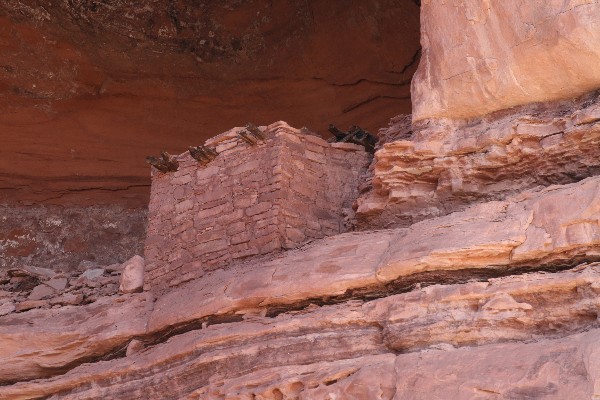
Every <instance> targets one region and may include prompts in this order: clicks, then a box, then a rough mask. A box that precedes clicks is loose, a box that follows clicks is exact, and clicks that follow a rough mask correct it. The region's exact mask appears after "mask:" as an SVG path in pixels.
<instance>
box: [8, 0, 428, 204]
mask: <svg viewBox="0 0 600 400" xmlns="http://www.w3.org/2000/svg"><path fill="white" fill-rule="evenodd" d="M419 49H420V45H419V7H418V5H417V2H415V1H414V0H383V1H377V0H367V1H328V0H312V1H241V0H240V1H235V0H226V1H207V2H200V1H190V0H188V1H184V0H148V1H144V2H139V1H134V0H98V1H90V0H55V1H52V0H45V1H42V0H37V1H36V0H20V1H19V0H5V1H3V2H2V3H1V4H0V76H1V79H0V106H1V108H2V113H0V136H1V140H2V144H3V145H2V146H1V147H0V196H1V197H0V200H1V201H0V202H9V203H12V202H19V203H22V204H31V203H47V204H50V203H58V204H91V203H119V204H127V205H130V206H138V205H144V204H145V203H146V201H147V195H148V192H149V167H148V165H147V164H145V162H144V157H145V156H146V155H150V154H156V153H158V152H159V151H160V150H162V149H165V150H167V151H170V152H172V153H179V152H182V151H183V150H185V149H186V148H187V147H188V146H189V145H197V144H200V143H202V142H203V141H204V140H205V139H206V138H208V137H211V136H213V135H215V134H218V133H220V132H222V131H224V130H226V129H229V128H231V127H233V126H240V125H244V124H245V123H246V122H248V121H252V122H253V123H255V124H268V123H271V122H274V121H277V120H285V121H287V122H288V123H290V124H291V125H293V126H297V127H302V126H307V127H308V128H310V129H312V130H314V131H318V132H321V133H325V130H326V127H327V125H328V124H329V123H335V124H337V125H339V126H340V127H342V128H347V127H348V126H349V125H352V124H358V125H361V126H363V127H364V128H366V129H369V130H372V131H375V130H377V129H378V128H379V127H382V126H384V125H386V124H387V121H388V120H389V118H391V117H393V116H395V115H397V114H401V113H409V112H410V79H411V77H412V75H413V73H414V71H415V69H416V67H417V64H418V57H419Z"/></svg>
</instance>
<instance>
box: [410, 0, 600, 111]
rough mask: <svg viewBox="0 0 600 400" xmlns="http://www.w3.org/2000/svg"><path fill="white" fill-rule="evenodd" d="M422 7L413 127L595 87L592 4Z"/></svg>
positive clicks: (507, 0) (598, 8)
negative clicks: (426, 120) (435, 120)
mask: <svg viewBox="0 0 600 400" xmlns="http://www.w3.org/2000/svg"><path fill="white" fill-rule="evenodd" d="M421 4H422V8H421V44H422V46H423V52H422V57H421V63H420V65H419V68H418V70H417V72H416V74H415V76H414V79H413V84H412V102H413V118H414V121H420V120H424V119H427V118H459V119H461V118H471V117H475V116H480V115H484V114H488V113H490V112H493V111H497V110H503V109H508V108H511V107H513V106H516V105H520V104H526V103H533V102H540V101H551V100H556V99H565V98H571V97H576V96H579V95H581V94H583V93H585V92H588V91H590V90H594V89H597V88H598V87H599V86H600V68H599V67H598V65H600V46H599V45H598V43H600V30H598V29H597V21H598V18H599V16H600V4H599V3H598V2H597V1H594V0H567V1H545V0H530V1H527V2H523V1H520V0H503V1H489V0H485V1H468V0H457V1H452V2H448V1H437V0H424V1H422V2H421Z"/></svg>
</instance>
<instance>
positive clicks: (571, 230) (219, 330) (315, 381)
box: [0, 178, 600, 399]
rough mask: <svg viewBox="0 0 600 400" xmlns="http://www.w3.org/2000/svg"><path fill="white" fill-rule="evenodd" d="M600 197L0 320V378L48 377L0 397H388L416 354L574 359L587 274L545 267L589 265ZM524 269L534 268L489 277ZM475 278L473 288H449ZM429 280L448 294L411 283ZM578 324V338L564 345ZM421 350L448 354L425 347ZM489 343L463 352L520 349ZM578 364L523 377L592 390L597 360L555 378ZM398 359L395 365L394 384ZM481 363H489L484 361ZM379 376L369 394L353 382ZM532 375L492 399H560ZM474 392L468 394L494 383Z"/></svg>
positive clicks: (426, 226)
mask: <svg viewBox="0 0 600 400" xmlns="http://www.w3.org/2000/svg"><path fill="white" fill-rule="evenodd" d="M599 189H600V178H589V179H586V180H584V181H582V182H579V183H575V184H570V185H565V186H555V187H550V188H548V189H544V190H541V191H537V192H529V193H523V194H521V195H519V196H517V197H514V198H511V199H510V200H506V201H503V202H491V203H486V204H480V205H475V206H473V207H471V208H469V209H468V210H465V211H464V212H460V213H454V214H451V215H448V216H445V217H439V218H434V219H430V220H427V221H423V222H420V223H417V224H415V225H413V226H411V227H410V228H408V229H397V230H388V231H380V232H372V233H349V234H342V235H337V236H334V237H331V238H327V239H323V240H321V241H319V242H316V243H314V244H312V245H310V246H307V247H305V248H302V249H297V250H292V251H289V252H287V253H284V254H281V255H278V256H276V257H274V258H273V259H272V260H271V261H264V262H260V261H259V262H257V260H254V261H253V264H254V265H252V268H249V265H248V264H239V265H232V266H231V267H230V268H229V269H227V270H219V271H214V272H211V273H208V274H206V275H205V276H203V277H202V278H201V279H198V280H195V281H192V282H189V283H187V284H185V285H183V286H182V287H180V288H176V289H174V290H173V291H171V292H170V293H168V294H165V295H163V296H161V297H159V298H158V299H157V300H156V301H154V302H153V299H152V297H150V296H149V295H148V294H134V295H121V296H113V297H107V298H105V299H103V300H102V301H98V302H96V303H94V304H91V305H87V306H80V307H63V308H61V309H57V310H37V311H29V312H25V313H21V314H14V315H12V316H5V317H1V318H2V322H3V324H2V326H0V336H1V337H6V338H15V339H14V340H11V341H10V343H8V342H7V346H5V347H3V348H2V356H1V357H2V360H3V361H4V363H3V365H7V366H10V365H19V366H20V370H21V371H24V372H23V374H25V375H20V377H19V376H16V375H15V370H14V369H13V368H7V369H5V370H4V371H3V372H2V373H1V374H0V378H1V380H2V382H3V383H4V384H7V383H12V382H15V381H17V380H24V379H25V380H28V379H33V378H44V377H48V378H45V379H41V380H36V381H29V382H21V383H14V384H12V385H10V386H4V387H1V388H0V393H2V395H3V396H4V397H6V398H36V397H44V396H52V395H55V396H57V397H58V398H77V399H85V398H94V397H116V398H160V397H164V396H167V397H169V396H170V397H173V398H222V397H223V396H225V398H235V397H234V396H238V398H246V397H249V396H250V397H251V396H252V395H255V396H263V397H264V398H278V397H279V398H311V396H318V395H328V394H329V393H332V394H335V393H338V394H339V395H348V396H350V395H351V394H352V393H356V396H372V398H392V397H393V396H394V391H395V390H404V391H405V392H404V393H412V395H413V396H415V393H414V391H417V392H418V391H420V390H429V389H427V386H426V382H420V381H414V380H410V381H407V380H405V379H404V378H403V376H405V375H406V374H411V373H413V372H412V371H415V372H414V374H415V375H416V374H418V371H419V369H418V367H417V366H414V367H413V368H414V370H413V369H411V367H407V365H408V364H407V361H405V360H412V357H413V356H412V355H411V354H406V353H413V352H417V354H419V357H426V358H427V357H441V359H442V360H448V361H440V362H442V364H443V365H446V364H444V363H446V362H447V363H449V362H451V361H450V360H452V359H453V358H452V357H453V354H455V353H454V352H455V351H459V350H454V351H450V350H453V349H454V348H455V347H464V346H474V345H479V346H483V345H491V344H493V343H498V342H506V341H524V340H533V339H536V340H545V343H547V345H546V347H547V350H548V352H551V349H552V348H557V349H561V348H564V346H565V345H564V343H567V344H568V343H574V344H573V345H572V346H580V347H581V349H584V348H585V346H587V344H586V343H591V340H593V338H595V336H594V335H597V331H596V330H595V329H596V328H597V327H598V308H599V304H598V301H597V297H598V293H599V292H600V270H599V267H598V265H597V264H589V265H588V264H581V265H580V266H578V267H577V268H575V269H572V270H568V271H564V272H558V273H549V272H552V271H560V270H562V269H566V268H569V266H570V265H574V264H576V263H577V261H578V260H579V262H583V261H593V260H596V259H598V257H599V256H600V254H599V253H598V251H597V249H598V244H599V240H600V234H599V232H600V229H599V227H598V217H597V211H596V210H597V209H598V204H597V203H598V201H599V200H598V199H599V198H600V197H599V196H598V190H599ZM572 199H578V200H577V201H576V202H575V201H573V200H572ZM557 209H560V213H559V212H557V211H556V210H557ZM424 238H428V239H427V240H425V239H424ZM249 262H250V261H248V263H249ZM527 270H532V271H534V270H541V271H543V272H538V273H534V274H529V275H527V274H526V275H514V276H512V277H506V278H496V279H490V278H491V277H494V276H502V275H511V274H514V273H516V272H521V271H527ZM474 278H476V279H479V280H481V282H469V283H460V282H467V281H469V280H472V279H474ZM433 282H436V283H445V284H446V286H444V285H436V286H428V287H424V288H422V286H423V285H430V284H431V283H433ZM457 282H458V283H457ZM403 292H406V293H403ZM394 293H398V294H396V295H394ZM328 304H329V305H328ZM34 317H35V326H33V327H28V326H27V324H26V323H25V321H26V320H28V319H29V318H34ZM82 319H83V320H85V321H86V322H85V324H83V325H81V328H80V329H77V330H76V331H74V332H72V333H67V332H65V331H64V330H61V329H59V326H64V324H66V323H67V322H66V321H74V320H82ZM118 321H119V322H118ZM586 330H591V331H590V333H588V334H586V335H587V336H586V335H583V336H581V335H579V336H577V335H576V334H577V333H578V332H582V331H586ZM84 332H87V333H88V334H87V336H84ZM90 332H93V334H90ZM568 335H576V336H568ZM565 336H568V337H565ZM562 337H565V338H564V339H559V338H562ZM549 338H553V339H552V340H550V339H549ZM74 340H75V341H76V342H77V343H78V346H77V347H76V348H73V347H72V343H73V341H74ZM132 340H133V341H135V343H134V344H132V345H130V346H129V347H131V349H132V350H130V351H127V352H126V351H125V349H126V348H127V347H128V344H129V343H130V342H131V341H132ZM31 342H36V343H37V345H36V349H35V351H33V352H30V351H24V350H25V347H20V346H29V343H31ZM144 346H146V348H145V349H143V347H144ZM432 346H434V347H436V348H439V349H442V350H444V351H437V352H435V351H434V352H433V353H432V352H431V350H427V351H426V352H425V353H422V351H423V349H430V348H431V347H432ZM498 346H500V347H493V346H492V347H486V346H483V347H479V348H476V349H470V350H464V351H466V352H467V353H464V351H463V350H460V351H461V352H463V353H460V354H461V357H463V359H466V360H469V359H470V358H469V357H474V358H473V360H475V359H480V357H485V356H486V354H492V355H493V354H495V356H490V357H491V358H490V360H495V357H498V356H497V355H498V354H500V353H499V352H500V351H501V350H499V349H509V348H512V349H519V348H521V347H522V346H525V345H524V344H510V345H509V344H503V345H498ZM511 346H512V347H511ZM553 346H554V347H553ZM567 346H568V345H567ZM56 348H61V349H62V348H64V349H65V350H64V351H63V350H61V351H60V352H57V351H56ZM528 348H530V347H528ZM68 349H73V350H68ZM134 349H137V350H134ZM307 349H310V350H309V351H307ZM539 351H540V350H539V349H538V350H536V352H537V353H536V352H533V350H532V353H528V354H531V355H530V356H528V357H531V358H524V359H522V360H518V361H517V360H513V361H510V359H507V361H506V362H507V364H506V365H513V364H511V362H512V363H516V364H514V365H517V364H518V365H521V366H522V368H525V369H526V370H527V371H530V370H531V368H534V369H535V368H536V367H535V365H536V364H535V363H536V362H537V361H538V360H540V358H539V357H542V358H543V357H544V355H543V354H545V353H543V354H541V355H540V353H539ZM557 351H559V352H560V351H562V350H557ZM488 352H489V353H488ZM126 353H128V354H129V355H128V356H127V357H126V358H124V355H125V354H126ZM535 354H538V355H539V357H538V358H536V356H535ZM553 354H554V353H553ZM582 354H586V353H578V352H575V353H571V354H570V355H569V357H570V358H567V359H562V358H560V357H559V358H556V357H555V358H552V360H551V361H545V362H544V363H543V364H544V365H545V364H548V365H547V368H548V369H546V368H544V369H543V371H542V372H539V370H536V371H537V372H535V373H540V374H542V375H541V376H543V377H544V378H543V379H550V380H551V381H552V382H555V381H557V380H559V381H561V382H564V381H565V380H568V381H569V382H571V381H572V382H574V383H573V385H575V384H580V383H581V381H582V379H589V382H595V381H596V380H597V377H596V374H597V371H596V369H595V368H596V367H594V365H596V364H594V363H596V361H594V360H595V358H594V357H595V356H591V357H592V358H589V359H587V361H585V362H587V363H589V365H590V366H589V367H586V368H587V369H584V370H582V371H581V374H580V375H581V378H578V376H579V375H577V374H573V373H570V372H568V371H567V370H566V369H567V367H568V366H569V365H573V363H575V364H576V363H581V362H584V361H582V358H581V357H583V356H582ZM446 357H448V358H446ZM103 359H104V360H106V361H101V360H103ZM435 359H436V360H437V359H438V358H435ZM90 361H91V362H90ZM85 362H88V364H83V365H81V364H82V363H85ZM563 363H564V365H563ZM555 364H557V365H558V366H556V365H555ZM78 365H79V366H78ZM395 365H403V369H402V376H400V375H398V372H397V371H398V370H397V369H396V367H395ZM475 365H477V364H475ZM581 365H583V364H581ZM486 366H489V368H491V365H490V364H485V363H483V364H482V366H480V367H481V368H484V367H486ZM561 368H562V369H561ZM276 371H277V372H276ZM377 371H378V372H377ZM561 371H562V372H561ZM376 372H377V378H376V380H375V381H374V382H371V384H369V385H366V386H365V383H364V379H367V378H366V377H367V376H369V374H373V373H376ZM465 373H467V372H465ZM273 374H275V375H273ZM547 374H549V375H547ZM517 375H518V374H517ZM530 375H531V374H529V373H524V372H523V373H522V374H521V375H518V376H519V379H521V378H522V379H521V383H518V382H519V379H516V380H514V382H517V383H515V384H514V385H513V386H510V385H509V386H507V387H506V388H503V389H501V390H500V391H506V393H509V391H510V390H511V388H512V389H514V390H517V391H518V390H521V389H522V390H529V389H527V388H528V387H529V386H532V387H533V389H531V390H534V391H537V390H549V391H550V392H551V393H555V392H556V393H562V392H560V390H562V389H557V388H556V387H554V386H552V387H551V388H547V389H543V388H539V387H538V386H539V385H538V384H536V383H535V382H537V381H536V380H535V379H533V380H531V379H530V378H527V377H528V376H530ZM52 376H54V377H52ZM300 376H302V377H304V378H300ZM515 376H516V375H515ZM371 379H373V378H372V377H371ZM528 379H529V380H528ZM540 379H541V378H540ZM166 382H169V384H168V385H166V384H165V383H166ZM479 382H481V383H477V384H475V383H474V385H475V387H479V386H477V385H480V386H481V387H483V389H485V388H487V387H488V386H489V385H490V383H489V380H486V379H483V380H482V381H479ZM109 383H110V384H109ZM536 385H537V386H536ZM591 385H593V384H591V383H586V384H585V385H583V386H580V388H579V389H577V390H580V391H582V393H583V392H585V393H589V392H591V391H593V390H595V389H593V388H592V386H591ZM542 386H543V385H542ZM544 387H545V386H544ZM493 388H495V389H494V390H496V391H498V388H497V387H496V386H493ZM165 390H168V393H167V392H165ZM431 390H434V389H431ZM435 390H439V389H435ZM411 391H413V392H411ZM344 393H345V394H344ZM468 393H471V392H468ZM578 393H579V392H578ZM358 398H361V397H358ZM416 398H418V397H416Z"/></svg>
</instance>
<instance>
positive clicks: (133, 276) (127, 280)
mask: <svg viewBox="0 0 600 400" xmlns="http://www.w3.org/2000/svg"><path fill="white" fill-rule="evenodd" d="M144 266H145V264H144V259H143V258H142V257H140V256H138V255H135V256H133V257H132V258H130V259H129V260H128V261H127V262H125V263H124V266H123V272H122V273H121V282H120V285H119V291H120V292H121V293H135V292H141V291H142V290H143V288H144Z"/></svg>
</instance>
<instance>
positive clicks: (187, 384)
mask: <svg viewBox="0 0 600 400" xmlns="http://www.w3.org/2000/svg"><path fill="white" fill-rule="evenodd" d="M599 288H600V270H599V269H598V266H597V265H590V266H585V265H584V266H581V267H579V268H578V269H576V270H573V271H567V272H563V273H559V274H532V275H522V276H519V277H515V278H510V279H497V280H492V281H490V282H481V283H468V284H458V285H450V286H431V287H428V288H424V289H420V290H417V291H414V292H412V293H406V294H400V295H396V296H390V297H386V298H382V299H379V300H373V301H367V302H361V301H350V302H345V303H343V304H338V305H332V306H323V307H318V306H311V307H309V308H307V309H305V310H304V311H301V312H287V313H283V314H280V315H278V316H277V317H275V318H268V317H260V316H258V315H255V316H252V317H250V316H248V317H247V318H246V319H245V320H244V321H241V322H231V323H220V324H216V325H208V326H205V327H203V329H200V327H197V328H194V329H193V330H190V331H189V332H187V333H182V334H179V335H177V336H173V337H171V338H170V339H169V340H167V341H165V342H163V343H159V344H154V345H153V346H151V347H149V348H147V349H145V350H142V351H141V352H138V353H135V354H132V355H130V356H128V357H127V358H120V359H114V360H110V361H99V362H96V363H92V364H86V365H82V366H80V367H77V368H75V369H73V370H71V371H69V372H67V373H66V374H64V375H61V376H57V377H55V378H50V379H46V380H37V381H32V382H27V383H17V384H15V385H12V386H9V387H4V388H3V394H4V396H5V397H6V398H37V397H43V396H50V395H53V394H54V395H57V396H58V397H59V398H77V399H88V398H90V399H91V398H98V397H116V398H161V397H165V396H167V397H169V398H206V399H213V398H214V399H216V398H223V397H224V398H240V399H243V398H251V396H252V395H254V396H258V397H259V398H261V397H260V396H262V398H265V399H271V398H278V397H277V396H278V394H279V396H280V397H279V398H305V399H309V398H314V397H311V396H316V395H317V394H320V395H322V396H327V395H329V396H332V395H333V394H335V393H338V394H339V395H347V396H349V395H351V394H353V393H354V395H356V396H358V397H357V398H375V399H378V398H381V399H391V398H404V397H397V394H396V397H394V392H395V390H394V388H397V389H396V390H398V389H401V390H402V391H403V392H401V393H405V394H406V395H410V396H415V395H416V393H418V392H425V393H428V391H429V390H441V389H442V388H441V387H436V386H435V384H433V387H431V385H432V383H431V382H430V381H429V380H414V378H408V379H407V378H406V377H407V376H414V377H417V376H418V375H419V374H420V373H422V372H421V371H422V368H424V367H422V366H421V365H427V367H425V368H431V366H430V365H429V364H428V363H432V362H441V366H444V367H443V368H449V367H447V366H446V365H448V364H447V363H450V362H457V361H458V360H461V362H466V363H467V364H471V363H473V364H474V365H476V366H478V367H479V368H483V369H484V370H485V369H486V368H501V367H502V366H506V367H510V366H511V365H514V366H517V365H519V366H520V368H521V372H518V373H517V372H515V373H514V377H512V378H511V382H513V384H512V385H511V384H504V386H502V387H499V386H500V385H499V384H498V377H497V376H496V377H495V379H494V378H491V377H490V376H489V375H487V374H484V375H480V374H474V375H472V376H470V379H471V384H473V385H474V388H470V389H468V390H467V392H466V393H465V394H464V395H471V396H472V395H473V390H474V389H475V388H479V389H481V390H482V391H483V390H485V389H490V390H491V389H493V390H494V391H496V392H506V393H510V391H511V390H515V391H516V392H517V393H518V392H519V390H523V391H527V390H531V391H533V393H538V392H540V393H545V392H549V393H550V394H554V393H562V392H561V390H566V389H565V388H559V387H558V386H559V385H558V383H559V382H561V383H562V384H563V385H564V384H565V382H572V383H569V385H571V384H572V385H579V386H578V387H577V388H576V392H575V393H587V394H589V393H594V391H595V390H596V388H597V385H598V373H599V371H598V365H599V364H598V363H599V362H600V361H599V360H597V356H598V354H597V352H592V351H591V350H592V347H590V346H593V343H594V341H596V340H598V335H599V333H598V330H597V329H594V328H595V327H597V326H598V318H597V315H598V310H599V306H600V304H599V303H598V301H597V294H598V292H599V291H600V289H599ZM140 311H142V310H140ZM145 315H148V313H146V314H145ZM450 321H452V322H450ZM589 329H591V331H590V332H588V333H586V334H583V335H582V334H578V335H577V334H575V333H576V332H580V331H584V330H589ZM118 331H119V333H128V334H129V335H133V334H135V333H136V332H135V331H131V330H127V329H126V328H125V327H122V328H121V327H120V328H119V330H118ZM569 334H574V336H568V335H569ZM565 335H567V336H566V337H565ZM563 337H564V338H563ZM551 338H554V339H551ZM561 338H562V339H561ZM532 339H537V340H541V343H538V345H534V346H531V345H525V344H523V343H518V344H499V345H491V344H493V343H498V342H506V341H514V340H532ZM142 340H143V338H142ZM163 340H164V339H163ZM43 343H48V342H45V341H44V342H43ZM474 344H478V345H480V347H477V348H468V347H467V348H465V349H464V350H455V348H457V347H463V346H469V345H474ZM486 344H488V345H486ZM538 346H543V347H538ZM423 348H429V349H428V350H425V351H420V352H419V351H418V350H420V349H423ZM307 349H310V351H307ZM432 349H438V350H432ZM542 349H543V350H542ZM575 349H578V350H576V351H575ZM508 350H512V351H523V352H524V354H526V356H524V357H519V358H512V357H506V355H504V357H503V358H502V359H501V360H500V359H499V358H500V357H501V352H502V351H508ZM415 352H416V353H415ZM561 354H562V356H561ZM19 356H20V358H21V359H24V358H25V359H26V357H25V356H23V355H19ZM19 356H13V357H15V358H16V357H19ZM486 357H489V359H488V360H487V361H483V360H485V359H486ZM565 357H566V358H565ZM415 358H417V359H421V360H428V361H423V364H421V363H419V362H417V363H415V362H414V360H415ZM444 360H445V361H444ZM452 360H455V361H452ZM476 360H480V361H478V362H476ZM542 360H545V361H542ZM540 363H541V365H539V364H540ZM24 364H25V366H26V364H27V363H26V362H25V363H24ZM575 365H579V366H581V368H579V367H577V369H576V371H577V372H576V373H574V371H573V369H572V368H573V367H574V366H575ZM395 366H396V367H395ZM398 366H401V368H399V369H398ZM26 370H27V369H26ZM461 371H462V372H461V374H464V375H461V378H460V379H461V380H464V379H467V377H469V375H470V374H473V371H474V370H471V369H462V370H461ZM10 373H11V372H9V374H10ZM373 373H376V375H370V374H373ZM3 375H4V376H6V372H4V374H3ZM369 376H370V378H367V377H369ZM532 376H533V377H532ZM365 379H369V380H368V381H365ZM455 379H457V378H455ZM109 382H110V384H108V383H109ZM167 382H168V384H166V383H167ZM549 384H551V385H550V387H548V385H549ZM467 386H469V385H467ZM569 387H570V386H569ZM461 390H462V389H461ZM475 393H477V390H475ZM428 394H429V393H428ZM236 396H237V397H236ZM364 396H367V397H364ZM369 396H372V397H369ZM461 396H463V395H461ZM408 398H420V397H408ZM456 398H462V397H460V396H459V397H456ZM577 398H583V397H577Z"/></svg>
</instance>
